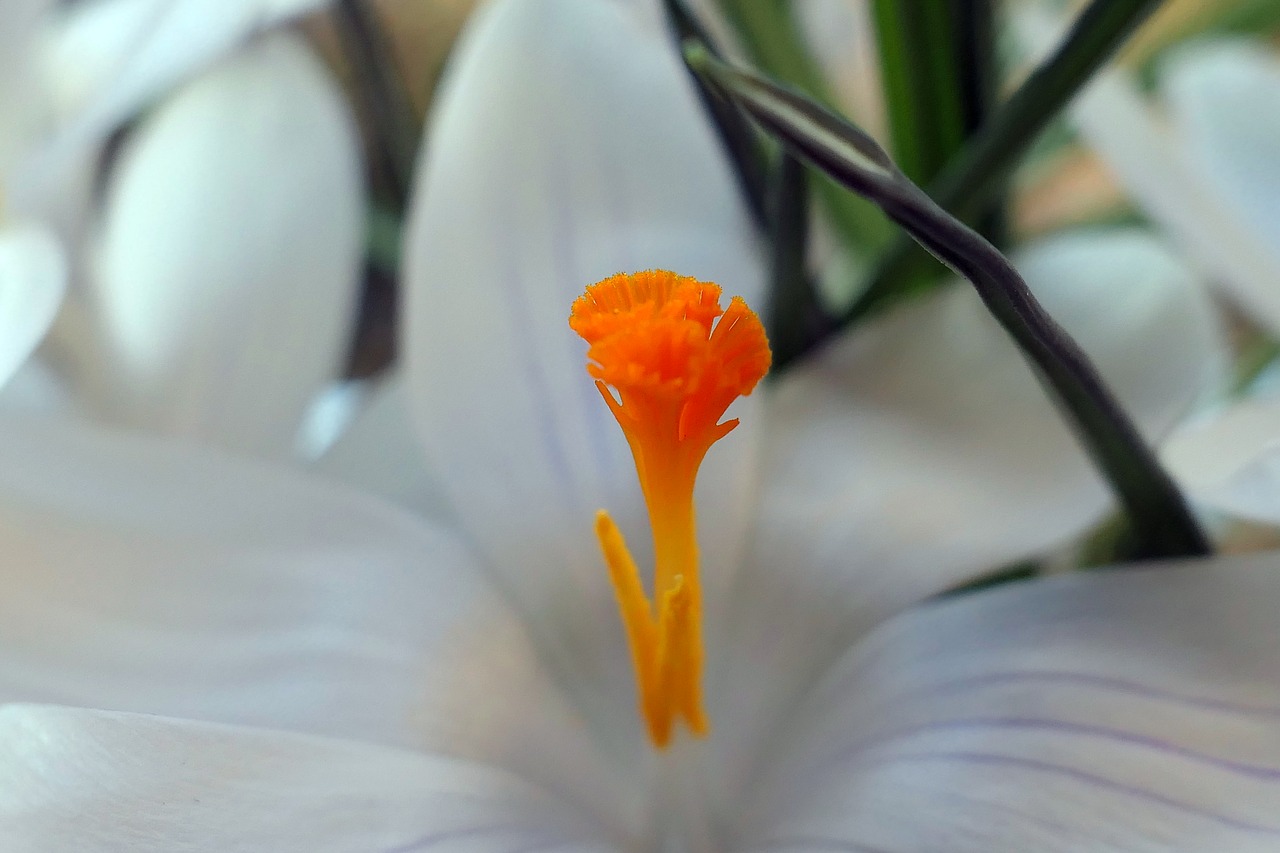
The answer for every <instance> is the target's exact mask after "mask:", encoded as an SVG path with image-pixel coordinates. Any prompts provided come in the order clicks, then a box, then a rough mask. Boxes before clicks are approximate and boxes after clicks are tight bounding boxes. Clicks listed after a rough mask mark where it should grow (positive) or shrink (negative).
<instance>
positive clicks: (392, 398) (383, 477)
mask: <svg viewBox="0 0 1280 853" xmlns="http://www.w3.org/2000/svg"><path fill="white" fill-rule="evenodd" d="M313 468H314V469H315V470H316V471H319V472H321V473H323V474H325V475H327V476H330V477H333V478H335V479H338V480H342V481H344V482H347V483H351V484H352V485H355V486H358V487H360V488H362V489H365V490H367V491H370V492H374V493H375V494H378V495H382V496H383V497H385V498H390V499H391V500H393V501H395V502H396V503H398V504H400V505H401V506H405V507H408V508H410V509H412V510H414V511H416V512H418V513H420V514H421V515H423V516H426V517H428V518H439V517H442V516H444V515H445V514H446V513H447V512H448V502H447V500H446V499H445V496H444V494H443V491H442V490H441V488H440V485H439V484H438V483H436V482H435V479H434V477H433V476H432V474H431V473H430V472H429V471H428V470H427V469H426V466H425V462H424V460H423V458H422V445H421V443H420V442H419V441H418V434H417V431H416V430H415V429H414V426H413V424H412V423H411V421H410V415H409V405H408V401H407V400H406V399H405V389H404V382H403V380H402V379H401V378H400V377H399V376H395V377H393V378H391V379H387V380H385V381H384V382H383V383H382V385H380V386H379V387H378V388H377V389H375V390H373V391H372V392H370V395H369V399H367V400H366V401H365V402H364V404H363V406H362V408H361V410H360V411H359V412H358V413H357V414H356V415H355V417H354V419H353V420H352V422H351V424H350V426H349V427H348V428H347V430H346V431H345V432H344V433H343V434H342V435H341V436H340V437H339V438H338V440H337V441H336V442H335V443H334V445H333V446H332V447H331V448H329V450H328V451H327V452H326V453H325V454H324V455H323V456H322V457H321V458H320V459H319V460H317V461H316V463H315V465H314V466H313Z"/></svg>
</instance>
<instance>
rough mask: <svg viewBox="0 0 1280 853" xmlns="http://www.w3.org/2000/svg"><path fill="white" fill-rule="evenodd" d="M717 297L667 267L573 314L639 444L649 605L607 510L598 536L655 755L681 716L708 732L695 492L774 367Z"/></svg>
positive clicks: (590, 299)
mask: <svg viewBox="0 0 1280 853" xmlns="http://www.w3.org/2000/svg"><path fill="white" fill-rule="evenodd" d="M720 296H721V290H720V287H719V286H718V285H715V284H711V283H709V282H702V281H698V280H697V279H693V278H689V277H687V276H679V275H676V274H675V273H671V272H666V271H663V270H649V271H646V272H641V273H634V274H618V275H615V276H611V277H609V278H607V279H605V280H604V281H601V282H598V283H597V284H593V285H591V286H590V287H588V288H587V292H586V293H585V294H583V295H582V296H580V297H579V298H578V299H577V300H575V301H574V303H573V308H572V309H571V312H570V316H569V325H570V327H572V328H573V330H574V331H576V332H577V333H578V334H579V335H581V336H582V338H583V339H584V340H586V341H587V343H588V344H590V348H589V349H588V351H587V358H588V364H587V370H588V372H589V373H590V374H591V375H592V376H593V377H595V379H596V380H597V382H596V384H597V386H598V387H599V388H600V392H601V394H602V395H603V396H604V399H605V402H606V403H607V404H608V406H609V410H610V411H611V412H613V415H614V417H615V418H616V419H617V421H618V424H619V425H620V426H621V427H622V431H623V433H624V434H625V435H626V437H627V442H628V443H629V444H630V446H631V452H632V455H633V456H634V457H635V463H636V473H637V475H638V476H639V478H640V487H641V490H642V491H643V492H644V496H645V502H646V505H647V507H648V510H649V522H650V527H651V528H652V533H653V544H654V554H655V565H654V584H653V588H654V595H653V599H652V601H651V600H650V599H649V598H648V597H647V596H646V595H645V592H644V585H643V583H642V581H641V580H640V577H639V570H638V569H637V567H636V565H635V562H634V561H633V560H632V558H631V554H630V552H629V551H628V550H627V546H626V543H625V542H624V541H623V538H622V534H621V532H620V531H619V530H618V528H617V526H616V525H614V523H613V521H612V520H611V519H610V518H609V516H608V514H607V513H605V512H604V511H603V510H602V511H601V512H600V513H599V514H598V516H597V519H596V535H597V537H598V538H599V540H600V545H601V549H602V551H603V552H604V557H605V562H606V563H607V564H608V566H609V573H610V579H611V580H612V582H613V586H614V591H615V593H616V595H617V598H618V609H619V612H620V614H621V616H622V621H623V624H624V626H625V627H626V629H627V640H628V643H629V644H630V647H631V654H632V659H633V662H634V665H635V670H636V682H637V684H638V686H639V692H640V710H641V713H642V714H643V715H644V717H645V722H646V724H647V726H648V731H649V738H650V740H651V741H652V742H653V744H654V745H655V746H657V747H658V748H662V747H665V746H666V745H667V744H668V743H669V742H670V739H671V732H672V724H673V722H674V721H675V719H676V718H681V719H683V720H684V722H685V724H686V725H687V726H688V727H689V730H690V731H691V732H693V733H694V734H696V735H703V734H706V732H707V731H708V729H709V725H708V722H707V717H706V712H705V711H704V710H703V707H702V659H703V648H702V592H701V587H700V585H699V582H698V543H697V536H696V531H695V526H694V506H693V486H694V481H695V480H696V479H697V474H698V466H699V465H701V463H702V458H703V456H705V455H706V452H707V450H708V449H709V448H710V447H711V445H712V444H714V443H715V442H716V441H718V440H720V439H721V438H723V437H724V436H725V435H727V434H728V433H729V431H730V430H732V429H733V427H734V426H736V425H737V421H728V422H723V423H722V422H721V421H720V418H721V417H722V416H723V415H724V413H725V410H726V409H728V408H729V406H730V405H731V404H732V403H733V401H734V400H736V399H737V398H738V397H740V396H743V395H745V394H750V393H751V391H752V390H753V389H754V388H755V386H756V383H758V382H759V381H760V379H761V378H762V377H763V376H764V375H765V373H767V372H768V370H769V364H770V358H771V356H770V353H769V342H768V340H767V339H766V337H765V333H764V327H763V325H762V324H761V323H760V319H759V317H757V316H756V315H755V313H754V312H753V311H752V310H751V309H750V308H748V307H747V305H746V303H745V302H743V301H742V299H740V298H738V297H734V298H733V299H732V300H731V301H730V303H729V307H728V309H727V310H726V309H722V308H721V307H720ZM615 394H616V395H617V396H616V397H615V396H614V395H615Z"/></svg>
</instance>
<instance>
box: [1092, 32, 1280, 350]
mask: <svg viewBox="0 0 1280 853" xmlns="http://www.w3.org/2000/svg"><path fill="white" fill-rule="evenodd" d="M1157 82H1158V86H1157V91H1156V94H1155V96H1154V97H1146V96H1144V95H1143V94H1142V93H1141V89H1140V87H1139V85H1138V82H1137V80H1136V79H1135V78H1134V75H1132V74H1131V73H1129V72H1127V71H1125V70H1124V69H1122V68H1112V69H1108V70H1106V71H1104V72H1103V73H1102V74H1100V75H1099V76H1098V77H1097V78H1096V79H1095V80H1094V81H1093V83H1092V84H1091V85H1090V86H1089V87H1088V88H1087V89H1086V90H1085V91H1084V92H1083V93H1082V94H1081V96H1080V97H1079V98H1078V99H1077V101H1076V103H1075V105H1074V107H1073V108H1072V110H1071V115H1072V118H1073V120H1074V123H1075V124H1076V126H1077V127H1078V128H1079V129H1080V131H1081V134H1082V136H1083V137H1084V139H1085V141H1086V142H1087V143H1088V144H1089V145H1090V146H1091V147H1092V148H1094V149H1095V150H1096V151H1097V152H1098V153H1099V154H1100V155H1101V156H1102V158H1103V160H1104V161H1105V162H1106V163H1107V165H1108V166H1110V167H1111V169H1112V171H1113V172H1114V174H1115V176H1116V178H1117V180H1118V181H1119V183H1120V184H1121V186H1122V187H1123V188H1124V189H1125V190H1126V191H1127V192H1128V193H1129V195H1130V196H1131V197H1132V198H1133V200H1134V202H1135V203H1136V204H1137V206H1138V207H1139V208H1141V210H1142V211H1143V212H1144V213H1145V214H1146V215H1147V216H1149V217H1150V218H1151V219H1152V221H1153V222H1154V223H1156V224H1157V225H1159V226H1160V227H1162V228H1163V229H1164V230H1165V231H1166V232H1167V233H1168V234H1169V235H1170V236H1171V237H1172V238H1173V239H1176V240H1178V241H1179V243H1181V244H1182V245H1184V246H1185V247H1186V250H1187V252H1188V255H1189V257H1190V258H1191V259H1192V260H1193V261H1194V262H1196V263H1197V265H1198V266H1199V267H1200V268H1201V270H1202V271H1203V272H1204V273H1205V274H1206V276H1207V277H1208V279H1209V280H1210V281H1212V282H1213V283H1214V284H1216V285H1218V286H1219V287H1221V289H1222V291H1223V293H1224V294H1225V295H1226V296H1227V297H1228V298H1229V299H1230V300H1231V301H1232V302H1234V303H1235V304H1236V305H1237V306H1239V307H1240V308H1241V309H1243V310H1245V311H1246V312H1247V313H1248V314H1249V315H1251V316H1252V317H1253V318H1254V319H1255V320H1256V322H1258V323H1259V324H1260V325H1262V326H1264V327H1265V328H1267V329H1268V330H1270V331H1271V332H1272V333H1273V334H1275V333H1276V332H1277V331H1280V287H1277V286H1276V282H1277V281H1280V251H1278V250H1277V248H1276V247H1277V246H1278V245H1280V136H1278V135H1277V134H1278V133H1280V118H1278V117H1280V59H1277V58H1276V57H1275V56H1274V55H1273V54H1272V53H1271V52H1269V51H1268V50H1267V49H1266V48H1264V47H1263V46H1262V45H1261V44H1255V43H1252V42H1249V41H1247V40H1243V39H1235V40H1226V39H1217V40H1208V41H1200V42H1191V43H1189V44H1187V45H1184V46H1181V47H1179V48H1177V49H1175V50H1174V51H1172V52H1171V54H1170V55H1169V56H1168V57H1166V58H1164V59H1162V60H1161V62H1160V63H1159V66H1158V74H1157Z"/></svg>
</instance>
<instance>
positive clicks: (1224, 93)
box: [1161, 41, 1280, 286]
mask: <svg viewBox="0 0 1280 853" xmlns="http://www.w3.org/2000/svg"><path fill="white" fill-rule="evenodd" d="M1161 71H1162V73H1161V92H1162V94H1163V96H1164V100H1165V102H1166V103H1167V104H1168V105H1169V110H1170V113H1171V115H1172V118H1173V121H1174V124H1175V127H1176V128H1177V130H1178V132H1179V133H1180V134H1181V136H1182V137H1183V138H1184V139H1185V144H1186V145H1187V148H1188V152H1189V154H1190V156H1191V157H1192V158H1194V160H1195V162H1196V164H1197V165H1198V166H1199V167H1200V168H1201V169H1202V170H1203V172H1204V175H1205V176H1206V178H1207V179H1208V180H1209V181H1210V183H1211V184H1212V185H1213V187H1214V188H1215V189H1216V190H1217V191H1218V193H1220V194H1221V195H1222V197H1223V198H1224V199H1226V200H1227V201H1228V202H1229V203H1230V204H1231V205H1232V206H1233V207H1235V208H1236V209H1237V210H1238V211H1239V213H1240V218H1241V219H1242V220H1243V224H1244V225H1245V226H1246V227H1250V228H1252V229H1253V230H1254V231H1256V233H1257V234H1258V236H1259V237H1260V238H1261V239H1262V240H1264V241H1266V243H1267V245H1269V246H1270V247H1271V249H1272V251H1273V253H1274V254H1275V256H1276V258H1277V262H1278V263H1280V59H1277V58H1276V57H1275V56H1274V55H1273V54H1272V53H1271V52H1270V51H1268V50H1267V49H1266V48H1264V47H1263V46H1262V45H1261V44H1253V43H1251V42H1247V41H1223V42H1209V43H1206V44H1193V45H1189V46H1188V47H1186V48H1185V49H1183V50H1181V51H1178V52H1177V53H1175V54H1174V56H1173V57H1171V59H1170V60H1169V61H1168V62H1167V63H1166V64H1165V65H1164V66H1163V68H1162V69H1161ZM1272 285H1273V286H1274V285H1275V282H1274V281H1273V282H1272Z"/></svg>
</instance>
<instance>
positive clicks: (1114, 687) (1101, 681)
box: [924, 670, 1280, 719]
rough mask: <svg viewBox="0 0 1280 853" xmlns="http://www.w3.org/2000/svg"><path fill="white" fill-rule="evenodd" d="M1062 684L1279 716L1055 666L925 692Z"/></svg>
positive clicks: (1277, 709) (1276, 709)
mask: <svg viewBox="0 0 1280 853" xmlns="http://www.w3.org/2000/svg"><path fill="white" fill-rule="evenodd" d="M1035 683H1039V684H1061V685H1069V686H1075V687H1084V688H1089V689H1095V690H1110V691H1113V692H1115V693H1122V694H1126V695H1129V696H1136V697H1141V698H1143V699H1154V700H1162V701H1167V702H1176V703H1178V704H1181V705H1185V706H1187V707H1190V708H1197V709H1202V710H1207V711H1220V712H1223V713H1228V714H1240V715H1245V716H1253V717H1269V718H1276V719H1280V706H1274V705H1270V706H1268V705H1249V704H1245V703H1241V702H1228V701H1226V700H1222V699H1211V698H1208V697H1204V696H1187V695H1184V694H1181V693H1177V692H1175V691H1172V690H1166V689H1164V688H1161V687H1153V686H1151V685H1148V684H1143V683H1141V682H1138V681H1132V680H1130V679H1126V678H1118V677H1115V676H1108V675H1091V674H1089V673H1083V672H1059V671H1054V670H1024V671H1021V672H997V673H990V674H986V675H976V676H972V677H969V678H961V679H956V680H955V681H949V682H946V683H943V684H939V685H937V686H935V687H932V688H930V689H929V690H928V691H927V692H926V693H925V694H924V695H925V696H928V697H930V698H933V697H935V696H947V695H951V694H955V693H966V692H971V691H976V690H981V689H983V688H986V687H998V686H1001V685H1006V684H1015V685H1022V684H1035Z"/></svg>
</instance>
